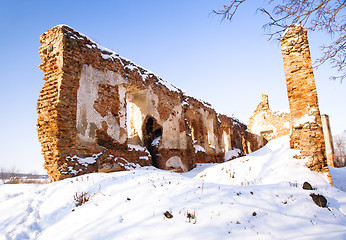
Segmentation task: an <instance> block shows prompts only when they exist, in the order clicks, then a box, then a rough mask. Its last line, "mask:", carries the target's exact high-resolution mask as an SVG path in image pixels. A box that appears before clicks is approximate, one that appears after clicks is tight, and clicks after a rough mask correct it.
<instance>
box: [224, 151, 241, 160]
mask: <svg viewBox="0 0 346 240" xmlns="http://www.w3.org/2000/svg"><path fill="white" fill-rule="evenodd" d="M241 154H242V151H241V150H240V149H238V148H234V149H232V150H231V151H227V152H225V157H224V161H228V160H230V159H233V158H236V157H239V156H240V155H241Z"/></svg>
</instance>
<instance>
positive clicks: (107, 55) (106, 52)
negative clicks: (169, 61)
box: [45, 24, 245, 125]
mask: <svg viewBox="0 0 346 240" xmlns="http://www.w3.org/2000/svg"><path fill="white" fill-rule="evenodd" d="M56 27H66V28H67V29H66V30H67V31H68V32H69V33H70V34H71V36H70V38H72V39H78V40H83V41H85V40H88V42H90V43H89V44H86V46H87V47H88V48H89V49H94V48H97V49H99V50H100V51H101V57H102V58H103V59H105V60H108V59H110V60H112V61H114V60H115V59H118V60H119V61H120V63H121V64H122V65H123V66H124V68H127V69H129V70H131V71H134V70H137V72H138V73H139V74H140V75H141V77H142V80H143V81H146V80H147V78H148V77H149V76H154V77H156V79H157V82H156V84H161V85H163V86H165V87H166V88H167V89H168V90H170V91H173V92H177V93H180V94H182V96H183V101H182V105H189V103H188V102H189V99H195V100H197V101H198V102H200V103H201V104H202V105H203V106H204V107H206V108H209V109H213V107H212V106H211V104H210V103H208V102H206V101H203V100H201V99H198V98H195V97H192V96H189V95H187V94H186V93H185V91H183V90H182V89H180V88H178V87H176V86H174V85H173V84H171V83H169V82H168V81H166V80H164V79H162V78H161V77H159V76H158V75H156V74H155V73H153V72H152V71H150V70H147V69H145V68H143V67H141V66H139V65H137V64H135V63H134V62H132V61H131V60H129V59H127V58H124V57H122V56H120V55H119V54H118V53H117V52H115V51H113V50H110V49H108V48H106V47H103V46H101V45H99V44H98V43H96V42H95V41H93V40H92V39H91V38H90V37H88V36H87V35H85V34H83V33H81V32H79V31H77V30H75V29H74V28H72V27H71V26H69V25H66V24H60V25H57V26H56ZM45 33H47V32H45ZM222 115H225V116H226V114H222ZM227 117H229V116H227ZM230 118H231V119H232V120H234V121H235V123H234V124H236V125H238V122H239V123H241V124H244V123H242V122H241V121H240V120H239V119H237V118H235V117H234V116H232V117H230ZM244 125H245V124H244Z"/></svg>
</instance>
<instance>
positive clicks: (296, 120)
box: [281, 24, 330, 177]
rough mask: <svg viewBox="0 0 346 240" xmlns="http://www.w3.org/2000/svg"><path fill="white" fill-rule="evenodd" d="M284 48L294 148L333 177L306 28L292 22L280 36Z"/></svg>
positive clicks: (311, 165) (292, 144)
mask: <svg viewBox="0 0 346 240" xmlns="http://www.w3.org/2000/svg"><path fill="white" fill-rule="evenodd" d="M281 50H282V57H283V62H284V68H285V76H286V84H287V94H288V100H289V105H290V114H291V124H292V132H291V135H290V137H291V141H290V144H291V148H293V149H298V150H300V153H301V156H303V157H306V158H308V159H309V161H308V163H307V166H308V167H309V168H310V169H311V170H313V171H318V172H325V173H327V174H328V175H329V177H330V174H329V169H328V165H327V160H326V153H325V140H324V135H323V130H322V123H321V116H320V111H319V107H318V99H317V91H316V86H315V80H314V75H313V69H312V64H311V57H310V50H309V43H308V39H307V32H306V30H305V29H304V28H302V27H301V26H300V25H297V24H293V25H291V26H290V27H289V28H288V29H287V31H286V33H285V34H284V36H283V37H282V38H281Z"/></svg>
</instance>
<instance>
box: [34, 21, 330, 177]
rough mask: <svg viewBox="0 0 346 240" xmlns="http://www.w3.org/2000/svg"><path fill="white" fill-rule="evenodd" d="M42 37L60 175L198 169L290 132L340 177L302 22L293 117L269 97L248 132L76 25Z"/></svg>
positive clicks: (293, 71) (297, 33)
mask: <svg viewBox="0 0 346 240" xmlns="http://www.w3.org/2000/svg"><path fill="white" fill-rule="evenodd" d="M40 42H41V47H40V51H39V52H40V57H41V59H42V62H41V64H40V65H39V67H40V68H41V70H42V71H43V72H44V80H45V82H44V86H43V88H42V89H41V91H40V95H39V99H38V103H37V111H38V124H37V131H38V138H39V141H40V143H41V146H42V153H43V156H44V159H45V163H44V167H45V168H46V169H47V172H48V175H49V178H50V180H51V181H57V180H60V179H64V178H66V177H71V176H77V175H81V174H86V173H90V172H112V171H119V170H125V169H128V168H131V167H135V166H155V167H158V168H161V169H166V170H172V171H188V170H190V169H192V168H193V167H194V166H195V164H196V163H206V162H213V163H219V162H223V161H225V160H228V159H225V156H226V155H227V154H225V153H227V152H228V151H232V150H235V151H236V152H241V153H242V154H247V153H250V152H252V151H255V150H257V149H258V148H260V147H262V146H264V145H265V144H266V143H267V142H268V141H269V140H271V139H274V138H277V137H281V136H284V135H288V134H290V145H291V148H293V149H298V150H300V153H301V155H300V157H304V158H308V162H307V166H308V167H309V168H310V169H311V170H313V171H317V172H322V173H327V175H328V176H329V177H330V174H329V169H328V163H329V165H330V166H332V163H333V160H330V158H332V157H333V153H332V139H331V134H330V127H329V121H328V117H327V116H326V117H324V118H325V119H324V121H323V122H324V126H328V127H323V130H322V121H321V115H320V112H319V108H318V100H317V92H316V86H315V82H314V77H313V70H312V65H311V58H310V50H309V44H308V41H307V34H306V30H305V29H303V28H302V27H301V26H299V25H292V26H291V27H289V28H288V29H287V31H286V32H285V34H284V35H283V37H282V38H281V46H282V48H281V49H282V56H283V62H284V69H285V76H286V83H287V93H288V99H289V106H290V113H286V112H280V111H273V110H271V109H270V107H269V100H268V96H267V95H265V94H263V95H262V99H261V101H260V103H259V104H258V106H257V108H256V109H255V111H254V114H253V116H252V117H251V118H250V120H249V125H248V128H247V126H246V125H244V124H243V123H241V122H239V121H238V120H237V119H235V118H231V117H227V116H225V115H222V114H218V113H217V112H216V111H215V110H214V109H213V108H212V107H211V106H210V105H209V104H208V103H206V102H203V101H201V100H198V99H195V98H193V97H190V96H187V95H185V94H184V92H182V91H181V90H180V89H179V88H176V87H175V86H173V85H171V84H169V83H167V82H166V81H164V80H162V79H161V78H160V77H158V76H156V75H155V74H154V73H152V72H150V71H148V70H145V69H144V68H142V67H140V66H138V65H136V64H134V63H133V62H131V61H129V60H127V59H125V58H122V57H120V56H119V55H118V54H117V53H115V52H113V51H111V50H108V49H106V48H103V47H101V46H99V45H98V44H96V43H95V42H93V41H92V40H90V39H89V38H87V37H86V36H84V35H83V34H81V33H79V32H77V31H75V30H73V29H72V28H70V27H68V26H66V25H59V26H56V27H54V28H52V29H50V30H48V31H47V32H45V33H43V34H42V35H41V38H40ZM323 131H325V133H324V134H323ZM325 138H326V139H325ZM330 147H331V149H330ZM238 149H239V150H238ZM326 149H327V151H328V153H327V156H328V159H329V160H328V162H327V160H326ZM330 181H331V179H330Z"/></svg>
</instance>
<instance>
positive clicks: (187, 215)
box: [186, 211, 197, 224]
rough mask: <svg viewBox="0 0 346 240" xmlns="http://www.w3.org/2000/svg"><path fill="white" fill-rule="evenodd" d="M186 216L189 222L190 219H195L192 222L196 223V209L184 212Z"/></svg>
mask: <svg viewBox="0 0 346 240" xmlns="http://www.w3.org/2000/svg"><path fill="white" fill-rule="evenodd" d="M186 218H188V219H189V223H190V222H191V220H195V221H194V222H193V224H196V222H197V217H196V211H193V212H189V211H187V212H186Z"/></svg>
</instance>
